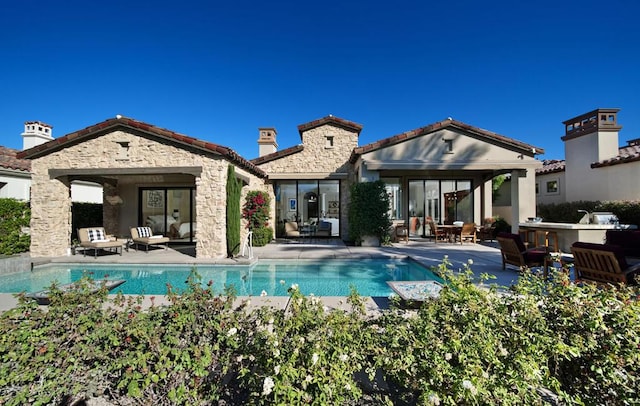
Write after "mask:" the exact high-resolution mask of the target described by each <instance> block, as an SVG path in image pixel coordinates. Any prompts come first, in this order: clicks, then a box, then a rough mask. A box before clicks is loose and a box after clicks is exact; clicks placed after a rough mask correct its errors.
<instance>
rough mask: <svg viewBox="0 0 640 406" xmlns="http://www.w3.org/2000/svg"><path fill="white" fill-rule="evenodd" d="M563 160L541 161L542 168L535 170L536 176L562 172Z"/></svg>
mask: <svg viewBox="0 0 640 406" xmlns="http://www.w3.org/2000/svg"><path fill="white" fill-rule="evenodd" d="M564 167H565V161H564V159H545V160H544V161H542V168H538V169H536V175H545V174H548V173H556V172H562V171H564Z"/></svg>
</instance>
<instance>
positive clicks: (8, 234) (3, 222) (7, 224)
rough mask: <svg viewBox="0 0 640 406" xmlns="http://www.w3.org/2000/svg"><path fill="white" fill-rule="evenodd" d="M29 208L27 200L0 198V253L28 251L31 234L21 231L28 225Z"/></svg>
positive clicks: (9, 253) (29, 218) (29, 219)
mask: <svg viewBox="0 0 640 406" xmlns="http://www.w3.org/2000/svg"><path fill="white" fill-rule="evenodd" d="M30 221H31V209H30V208H29V203H28V202H21V201H18V200H16V199H5V198H1V199H0V255H13V254H18V253H21V252H26V251H29V246H30V245H31V236H30V235H29V234H28V233H25V232H23V229H24V228H28V227H29V223H30Z"/></svg>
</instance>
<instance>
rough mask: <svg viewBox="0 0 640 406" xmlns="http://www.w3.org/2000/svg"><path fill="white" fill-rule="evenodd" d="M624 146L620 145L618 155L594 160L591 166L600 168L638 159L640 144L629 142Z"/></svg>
mask: <svg viewBox="0 0 640 406" xmlns="http://www.w3.org/2000/svg"><path fill="white" fill-rule="evenodd" d="M630 144H631V145H627V146H626V147H622V148H620V149H619V151H618V156H616V157H614V158H611V159H605V160H604V161H600V162H594V163H592V164H591V167H592V168H602V167H604V166H613V165H619V164H624V163H627V162H635V161H640V145H639V144H637V143H630Z"/></svg>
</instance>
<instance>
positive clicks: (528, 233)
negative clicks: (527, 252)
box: [518, 228, 538, 248]
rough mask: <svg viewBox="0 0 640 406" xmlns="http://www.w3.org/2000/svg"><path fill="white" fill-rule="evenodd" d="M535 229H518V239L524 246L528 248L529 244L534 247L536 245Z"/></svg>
mask: <svg viewBox="0 0 640 406" xmlns="http://www.w3.org/2000/svg"><path fill="white" fill-rule="evenodd" d="M536 233H537V231H536V230H533V229H530V228H520V229H518V234H520V239H521V240H522V242H523V243H524V245H525V247H527V248H530V247H531V246H533V247H536V246H538V245H537V241H538V239H537V236H536Z"/></svg>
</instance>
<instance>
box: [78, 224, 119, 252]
mask: <svg viewBox="0 0 640 406" xmlns="http://www.w3.org/2000/svg"><path fill="white" fill-rule="evenodd" d="M78 240H80V246H81V247H82V248H84V249H83V250H82V255H83V256H86V255H87V250H88V249H93V257H94V258H96V257H97V256H98V250H100V249H109V250H110V249H111V248H115V250H116V253H118V248H120V252H119V254H120V255H122V245H123V244H124V241H122V240H118V239H117V238H116V237H114V236H112V235H107V234H106V233H105V231H104V227H87V228H79V229H78Z"/></svg>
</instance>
